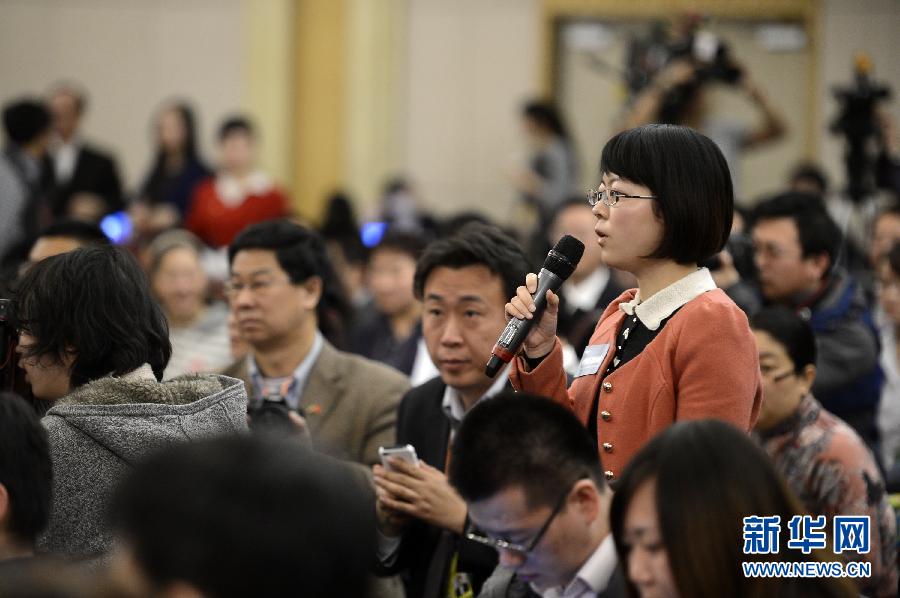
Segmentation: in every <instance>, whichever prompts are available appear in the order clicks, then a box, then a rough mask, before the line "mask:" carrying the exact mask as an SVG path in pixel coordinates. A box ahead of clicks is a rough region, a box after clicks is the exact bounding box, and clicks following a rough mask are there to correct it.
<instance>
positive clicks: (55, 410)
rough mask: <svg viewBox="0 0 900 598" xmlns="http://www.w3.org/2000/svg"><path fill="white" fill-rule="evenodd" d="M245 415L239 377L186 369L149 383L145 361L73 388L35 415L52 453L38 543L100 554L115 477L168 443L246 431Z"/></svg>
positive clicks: (105, 545)
mask: <svg viewBox="0 0 900 598" xmlns="http://www.w3.org/2000/svg"><path fill="white" fill-rule="evenodd" d="M246 413H247V395H246V392H245V390H244V384H243V382H241V381H240V380H235V379H234V378H229V377H227V376H197V375H189V376H182V377H179V378H175V379H173V380H168V381H166V382H157V381H156V378H155V377H154V376H153V372H152V370H151V369H150V366H149V365H146V364H145V365H144V366H142V367H141V368H139V369H137V370H135V371H134V372H131V373H129V374H126V375H125V376H122V377H120V378H112V377H110V378H101V379H99V380H95V381H93V382H90V383H88V384H85V385H84V386H81V387H79V388H77V389H75V390H74V391H73V392H71V393H70V394H68V395H67V396H65V397H64V398H62V399H61V400H60V401H59V402H57V403H56V404H55V405H54V406H53V407H52V408H51V409H50V410H49V411H48V412H47V415H46V416H45V417H44V419H43V420H42V423H43V424H44V427H45V428H46V429H47V436H48V439H49V441H50V453H51V457H52V459H53V502H52V512H51V516H50V525H49V526H48V528H47V530H46V532H45V533H44V534H43V535H42V536H41V538H40V539H39V540H38V549H39V550H40V551H41V552H52V553H56V554H62V555H65V556H69V557H76V558H92V557H96V556H100V555H102V554H103V553H105V552H107V551H108V550H109V548H110V546H111V534H110V531H109V529H108V527H107V524H106V520H105V515H106V513H105V511H106V507H107V506H108V503H109V498H110V495H111V493H112V492H113V491H114V490H115V486H116V484H117V483H118V482H119V480H120V479H121V478H122V477H123V475H124V474H126V473H127V471H128V470H129V469H130V468H131V467H132V466H133V465H135V463H137V462H139V461H140V460H141V458H142V457H144V456H145V455H146V454H147V453H148V452H150V451H152V450H154V449H158V448H162V447H164V446H166V445H169V444H171V443H173V442H180V441H184V440H194V439H199V438H205V437H209V436H214V435H219V434H228V433H234V432H241V431H244V430H246V428H247V420H246Z"/></svg>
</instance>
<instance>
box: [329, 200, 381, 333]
mask: <svg viewBox="0 0 900 598" xmlns="http://www.w3.org/2000/svg"><path fill="white" fill-rule="evenodd" d="M319 233H321V235H322V238H323V239H325V249H326V250H327V252H328V259H329V260H330V261H331V264H332V266H333V267H334V271H335V274H337V277H338V279H339V281H340V284H341V287H342V291H343V295H344V297H346V298H347V301H349V303H350V307H351V309H352V310H353V311H354V312H356V315H354V317H353V319H354V321H356V320H357V319H358V318H359V317H360V315H361V314H362V313H363V312H364V310H365V309H366V308H368V306H369V303H370V302H371V300H372V296H371V294H370V293H369V290H368V288H367V287H366V281H365V277H366V261H367V260H368V257H369V253H368V248H367V247H366V246H365V245H364V244H363V241H362V238H361V231H360V226H359V221H358V220H357V217H356V208H354V203H353V198H352V197H350V196H349V195H347V194H346V193H345V192H343V191H335V192H334V193H332V194H331V195H330V196H329V198H328V201H327V203H326V206H325V215H324V216H323V218H322V224H321V225H320V226H319Z"/></svg>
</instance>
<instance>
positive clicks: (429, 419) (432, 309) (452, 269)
mask: <svg viewBox="0 0 900 598" xmlns="http://www.w3.org/2000/svg"><path fill="white" fill-rule="evenodd" d="M527 271H528V262H527V260H526V258H525V254H524V253H523V251H522V249H521V247H519V245H518V244H517V243H516V242H515V241H513V240H512V239H511V238H510V237H509V236H508V235H506V234H504V233H503V232H501V231H500V230H499V229H498V228H496V227H493V226H488V225H485V224H480V223H472V224H469V225H466V226H464V227H463V228H462V229H461V230H460V231H459V232H458V233H457V234H455V235H453V236H451V237H448V238H445V239H442V240H439V241H435V242H434V243H432V244H431V245H429V246H428V248H427V249H426V250H425V252H424V253H423V254H422V257H421V258H420V259H419V263H418V264H417V266H416V274H415V279H414V289H415V293H416V296H417V297H418V298H419V299H420V300H421V301H422V302H423V305H424V313H423V316H422V330H423V335H424V338H425V344H426V346H427V347H428V353H429V354H430V355H431V359H432V360H433V361H434V364H435V365H436V366H437V368H438V371H439V374H440V375H439V376H437V377H435V378H433V379H432V380H430V381H428V382H426V383H424V384H422V385H420V386H417V387H415V388H413V389H412V390H410V391H409V392H408V393H407V394H406V396H405V397H403V401H402V403H401V404H400V409H399V412H398V415H397V444H400V445H405V444H411V445H413V446H414V447H415V449H416V451H417V454H418V457H419V459H420V460H421V462H420V465H419V467H412V466H407V465H405V464H404V463H402V462H395V463H392V465H391V467H392V470H391V471H388V470H386V469H384V468H382V467H381V466H380V465H376V466H375V468H374V475H375V484H376V492H377V496H378V517H379V532H380V541H379V553H378V556H379V561H380V563H381V565H382V569H383V572H386V573H398V572H401V573H403V575H404V579H405V582H406V593H407V596H418V597H421V598H446V597H447V595H448V594H447V592H448V590H447V588H448V587H449V588H453V591H455V592H456V594H455V595H457V596H468V595H470V594H467V592H471V593H472V594H471V595H474V593H476V592H477V591H478V589H479V588H480V587H481V584H482V583H483V582H484V580H485V579H486V578H487V577H488V576H489V575H490V573H491V571H493V569H494V566H495V564H496V554H494V553H493V551H492V550H490V549H488V548H486V547H484V546H481V545H480V544H478V543H477V542H472V541H469V540H466V539H465V538H464V537H463V536H462V533H463V530H464V527H465V521H466V506H465V504H464V502H463V500H462V498H460V497H459V495H458V494H457V493H456V492H455V491H454V490H453V489H452V488H451V487H450V485H449V484H448V483H447V478H446V475H445V472H446V467H447V464H448V455H449V446H450V443H451V442H452V440H453V437H454V435H455V431H456V430H457V429H458V428H459V425H460V423H461V422H462V421H463V419H464V418H465V417H466V414H467V412H468V411H469V410H470V409H472V407H473V406H475V405H476V404H478V403H480V402H483V401H486V400H488V399H489V398H490V397H492V396H494V395H496V394H497V393H499V392H501V391H502V390H503V389H504V388H506V387H507V386H508V385H509V381H508V368H505V369H504V370H503V371H501V372H500V373H498V374H497V376H496V377H495V378H493V379H491V378H488V377H487V376H486V375H485V373H484V368H485V365H486V364H487V362H488V359H489V358H490V356H491V349H492V348H493V346H494V343H495V342H496V341H497V337H499V336H500V333H501V332H502V331H503V329H504V327H505V326H506V316H505V311H504V307H505V305H506V298H507V297H508V296H509V293H511V292H514V291H515V289H516V287H517V286H518V284H519V281H520V280H521V279H522V277H523V276H524V275H525V273H526V272H527Z"/></svg>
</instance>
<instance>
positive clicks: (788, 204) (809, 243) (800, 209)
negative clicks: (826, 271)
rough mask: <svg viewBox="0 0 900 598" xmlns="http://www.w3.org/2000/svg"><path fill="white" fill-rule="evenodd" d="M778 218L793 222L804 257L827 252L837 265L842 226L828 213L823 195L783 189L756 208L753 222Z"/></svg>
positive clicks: (831, 263) (754, 223)
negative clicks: (840, 227)
mask: <svg viewBox="0 0 900 598" xmlns="http://www.w3.org/2000/svg"><path fill="white" fill-rule="evenodd" d="M779 218H789V219H790V220H792V221H793V222H794V225H795V226H796V227H797V238H798V239H799V240H800V247H801V248H802V251H803V257H813V256H817V255H822V254H825V255H827V256H828V259H829V262H830V265H831V266H834V263H835V260H836V259H837V253H838V248H839V247H840V244H841V230H840V229H839V228H838V226H837V224H835V222H834V220H832V219H831V216H829V215H828V211H827V210H826V209H825V204H824V202H823V201H822V197H821V196H819V195H816V194H812V193H798V192H795V191H790V192H787V193H780V194H778V195H775V196H773V197H770V198H769V199H767V200H766V201H764V202H762V203H760V204H759V205H758V206H756V208H755V209H754V210H753V225H754V226H755V225H756V224H758V223H759V222H760V221H763V220H775V219H779Z"/></svg>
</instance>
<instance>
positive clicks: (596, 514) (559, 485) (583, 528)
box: [450, 393, 625, 598]
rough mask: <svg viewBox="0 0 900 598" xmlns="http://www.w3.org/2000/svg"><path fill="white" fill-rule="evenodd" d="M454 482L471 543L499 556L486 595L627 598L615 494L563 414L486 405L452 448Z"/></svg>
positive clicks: (548, 408) (528, 402) (550, 407)
mask: <svg viewBox="0 0 900 598" xmlns="http://www.w3.org/2000/svg"><path fill="white" fill-rule="evenodd" d="M450 483H451V484H453V486H454V487H455V488H456V489H457V490H458V491H459V493H460V494H461V495H462V496H463V498H465V500H466V504H467V505H468V506H469V517H470V519H471V521H472V523H471V525H470V527H469V529H468V530H467V537H469V538H470V539H471V540H473V541H477V542H481V543H483V544H486V545H488V546H491V547H493V548H495V549H496V550H497V552H499V554H500V567H498V569H497V571H496V572H495V574H494V575H493V576H492V577H491V578H490V579H489V580H488V581H487V582H485V584H484V588H483V589H482V593H481V596H482V598H494V597H496V598H501V597H507V596H523V597H524V596H541V597H543V598H550V597H554V598H555V597H559V596H578V597H579V598H598V597H603V598H612V597H613V596H624V595H625V581H624V577H623V574H622V570H621V568H619V567H618V558H617V557H616V547H615V543H614V542H613V536H612V534H611V533H610V522H609V508H610V503H611V502H612V492H611V491H610V489H609V487H608V486H607V484H606V481H605V480H604V477H603V468H602V467H601V466H600V458H599V457H598V455H597V447H596V446H595V445H594V443H593V442H592V441H591V439H590V436H589V435H588V433H587V431H586V430H585V429H584V426H583V425H581V423H580V422H579V421H578V418H576V417H575V416H574V415H573V414H572V412H571V411H569V410H568V409H566V408H565V407H562V406H560V405H558V404H556V403H554V402H552V401H550V400H548V399H545V398H542V397H536V396H529V395H523V394H517V395H513V394H512V393H504V396H500V397H497V398H496V399H494V400H493V401H490V402H487V403H485V404H483V405H478V406H477V407H476V408H475V409H473V410H472V412H471V413H470V414H469V416H468V417H466V421H465V422H463V425H462V427H461V428H460V429H459V434H457V436H456V441H455V442H454V444H453V452H452V458H451V460H450Z"/></svg>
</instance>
